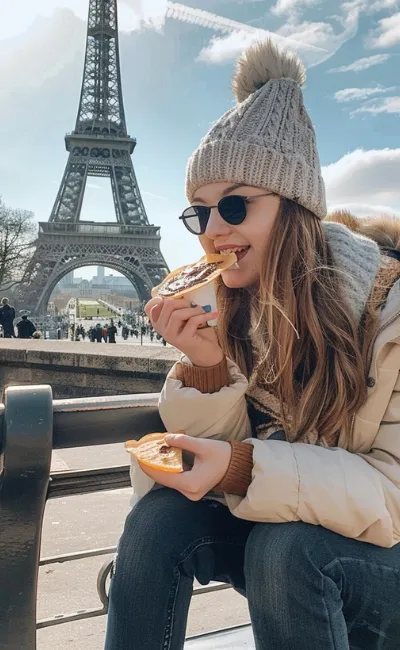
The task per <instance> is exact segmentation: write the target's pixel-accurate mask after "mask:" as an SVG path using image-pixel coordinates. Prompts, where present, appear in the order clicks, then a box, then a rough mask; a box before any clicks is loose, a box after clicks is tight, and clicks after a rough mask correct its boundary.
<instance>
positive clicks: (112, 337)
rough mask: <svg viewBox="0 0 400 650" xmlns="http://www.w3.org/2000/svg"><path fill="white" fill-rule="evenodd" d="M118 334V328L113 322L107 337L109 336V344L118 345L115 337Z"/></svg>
mask: <svg viewBox="0 0 400 650" xmlns="http://www.w3.org/2000/svg"><path fill="white" fill-rule="evenodd" d="M117 332H118V330H117V328H116V327H115V325H114V321H113V320H111V325H110V327H109V328H108V330H107V336H108V342H109V343H116V342H117V341H116V340H115V335H116V333H117Z"/></svg>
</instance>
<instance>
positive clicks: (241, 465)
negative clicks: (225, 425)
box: [214, 440, 253, 497]
mask: <svg viewBox="0 0 400 650" xmlns="http://www.w3.org/2000/svg"><path fill="white" fill-rule="evenodd" d="M229 444H230V445H231V447H232V456H231V462H230V463H229V467H228V471H227V472H226V474H225V476H224V478H223V479H222V481H220V482H219V483H218V485H216V486H215V487H214V490H215V491H217V492H218V491H221V492H227V494H237V495H238V496H240V497H245V496H246V494H247V490H248V488H249V485H250V483H251V482H252V480H253V477H252V470H253V445H251V444H249V443H247V442H238V441H236V440H235V441H229Z"/></svg>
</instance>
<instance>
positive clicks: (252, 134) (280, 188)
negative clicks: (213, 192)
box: [186, 52, 326, 219]
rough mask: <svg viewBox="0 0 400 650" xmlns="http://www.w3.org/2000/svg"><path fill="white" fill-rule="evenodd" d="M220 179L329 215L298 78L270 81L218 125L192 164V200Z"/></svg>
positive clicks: (189, 191)
mask: <svg viewBox="0 0 400 650" xmlns="http://www.w3.org/2000/svg"><path fill="white" fill-rule="evenodd" d="M267 54H268V52H267ZM282 56H284V54H282ZM216 182H232V183H243V184H245V185H253V186H255V187H260V188H263V189H267V190H271V192H275V193H276V194H279V195H280V196H283V197H286V198H288V199H292V200H293V201H296V202H297V203H299V204H301V205H303V206H304V207H305V208H308V210H310V211H311V212H313V213H314V214H315V215H316V216H317V217H319V218H321V219H323V218H324V217H325V216H326V200H325V187H324V182H323V179H322V176H321V167H320V162H319V156H318V151H317V145H316V138H315V132H314V129H313V126H312V123H311V120H310V118H309V116H308V114H307V111H306V109H305V107H304V102H303V93H302V90H301V87H300V86H299V85H298V83H297V82H296V81H294V80H293V79H289V78H285V77H282V78H280V79H270V80H269V81H267V82H266V83H265V85H263V86H262V87H261V88H259V89H258V90H256V91H255V92H253V93H252V94H250V96H249V97H247V99H245V100H244V101H242V102H240V103H239V104H237V106H235V107H234V108H232V109H230V110H229V111H227V112H226V113H225V114H224V115H223V116H222V117H221V118H220V119H219V120H218V121H217V122H216V123H215V124H214V125H213V126H212V128H211V129H210V131H209V132H208V134H207V135H206V136H205V137H204V138H203V139H202V141H201V143H200V145H199V147H198V149H197V150H196V151H195V152H194V153H193V155H192V157H191V158H190V159H189V162H188V167H187V175H186V194H187V197H188V199H189V201H190V202H191V201H192V199H193V197H194V195H195V192H196V190H197V189H198V188H199V187H201V186H202V185H206V184H207V183H216Z"/></svg>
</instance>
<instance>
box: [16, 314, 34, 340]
mask: <svg viewBox="0 0 400 650" xmlns="http://www.w3.org/2000/svg"><path fill="white" fill-rule="evenodd" d="M17 330H18V338H19V339H30V338H31V337H32V336H33V334H34V333H35V332H36V327H35V326H34V324H33V323H32V321H31V320H29V318H28V316H22V320H20V321H19V323H17Z"/></svg>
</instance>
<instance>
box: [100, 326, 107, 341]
mask: <svg viewBox="0 0 400 650" xmlns="http://www.w3.org/2000/svg"><path fill="white" fill-rule="evenodd" d="M107 331H108V324H107V325H104V327H103V329H102V330H101V333H102V336H103V341H104V343H107Z"/></svg>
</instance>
